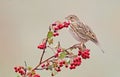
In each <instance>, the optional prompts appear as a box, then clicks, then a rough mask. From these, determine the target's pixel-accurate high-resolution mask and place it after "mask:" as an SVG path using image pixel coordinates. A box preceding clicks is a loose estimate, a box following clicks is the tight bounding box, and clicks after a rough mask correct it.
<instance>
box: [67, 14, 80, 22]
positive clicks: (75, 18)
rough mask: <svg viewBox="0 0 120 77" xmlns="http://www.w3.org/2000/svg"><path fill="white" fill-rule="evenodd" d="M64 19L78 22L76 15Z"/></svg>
mask: <svg viewBox="0 0 120 77" xmlns="http://www.w3.org/2000/svg"><path fill="white" fill-rule="evenodd" d="M65 19H66V20H68V21H70V22H77V21H79V18H78V17H77V16H76V15H69V16H67V17H65Z"/></svg>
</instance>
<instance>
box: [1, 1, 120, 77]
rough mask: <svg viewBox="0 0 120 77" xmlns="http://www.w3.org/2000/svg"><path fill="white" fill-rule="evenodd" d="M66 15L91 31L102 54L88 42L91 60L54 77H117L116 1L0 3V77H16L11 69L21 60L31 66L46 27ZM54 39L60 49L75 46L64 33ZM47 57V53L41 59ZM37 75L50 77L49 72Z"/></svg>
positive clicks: (119, 9)
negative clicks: (99, 45) (60, 46)
mask: <svg viewBox="0 0 120 77" xmlns="http://www.w3.org/2000/svg"><path fill="white" fill-rule="evenodd" d="M69 14H75V15H77V16H79V17H80V19H81V20H82V21H83V22H85V23H86V24H88V25H89V26H90V27H91V28H92V29H93V31H94V32H95V33H96V35H97V37H98V39H99V41H100V43H101V46H102V48H103V49H104V51H105V54H103V53H102V52H101V51H100V49H99V48H98V47H97V46H95V44H93V43H92V42H88V43H87V47H88V48H90V49H91V58H90V59H89V60H85V61H83V63H82V65H81V66H80V67H78V68H77V69H75V70H72V71H70V70H68V69H63V71H62V72H60V73H59V74H58V75H56V76H55V77H120V60H119V59H120V45H119V44H120V0H0V77H16V73H14V70H13V67H14V66H18V65H24V61H26V62H27V64H28V65H30V66H35V65H36V64H37V63H38V61H39V57H40V54H41V51H40V50H39V49H37V45H38V44H39V42H40V41H41V40H42V39H43V38H44V37H45V36H46V33H47V31H48V26H49V25H50V24H51V23H52V22H54V21H56V20H64V17H66V16H67V15H69ZM56 40H60V41H61V44H62V45H63V46H64V47H69V46H70V45H72V44H75V43H77V41H76V40H74V39H73V38H72V36H71V35H70V34H69V33H68V32H67V31H65V30H64V31H62V32H61V34H60V37H59V38H57V39H56ZM51 54H52V53H51V52H49V51H48V52H47V53H46V54H45V56H46V57H48V56H49V55H51ZM38 73H40V74H41V77H50V71H38Z"/></svg>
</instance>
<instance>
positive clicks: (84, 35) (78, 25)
mask: <svg viewBox="0 0 120 77" xmlns="http://www.w3.org/2000/svg"><path fill="white" fill-rule="evenodd" d="M65 19H66V20H68V21H69V22H70V27H69V30H70V33H72V35H73V37H74V38H75V39H76V40H77V41H79V42H80V45H81V46H82V47H84V46H85V45H84V44H85V43H86V42H88V41H89V40H90V41H92V42H94V43H95V44H96V45H97V46H98V47H99V48H100V49H101V51H102V52H103V53H104V51H103V49H102V48H101V46H100V45H99V42H98V39H97V37H96V35H95V33H94V32H93V31H92V30H91V28H90V27H89V26H88V25H86V24H83V22H81V21H80V19H79V18H78V17H77V16H76V15H69V16H67V17H66V18H65Z"/></svg>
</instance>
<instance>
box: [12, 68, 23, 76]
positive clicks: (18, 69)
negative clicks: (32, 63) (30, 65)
mask: <svg viewBox="0 0 120 77" xmlns="http://www.w3.org/2000/svg"><path fill="white" fill-rule="evenodd" d="M14 70H15V72H16V73H19V74H20V75H25V68H24V67H22V66H19V67H14Z"/></svg>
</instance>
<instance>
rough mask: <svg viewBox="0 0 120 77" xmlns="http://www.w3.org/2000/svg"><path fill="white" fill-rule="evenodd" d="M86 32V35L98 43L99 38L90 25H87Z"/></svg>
mask: <svg viewBox="0 0 120 77" xmlns="http://www.w3.org/2000/svg"><path fill="white" fill-rule="evenodd" d="M85 31H86V32H85V33H86V36H88V38H89V39H90V40H91V41H92V42H94V43H98V40H97V37H96V35H95V33H94V32H93V31H92V29H91V28H90V27H89V26H88V25H85Z"/></svg>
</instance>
